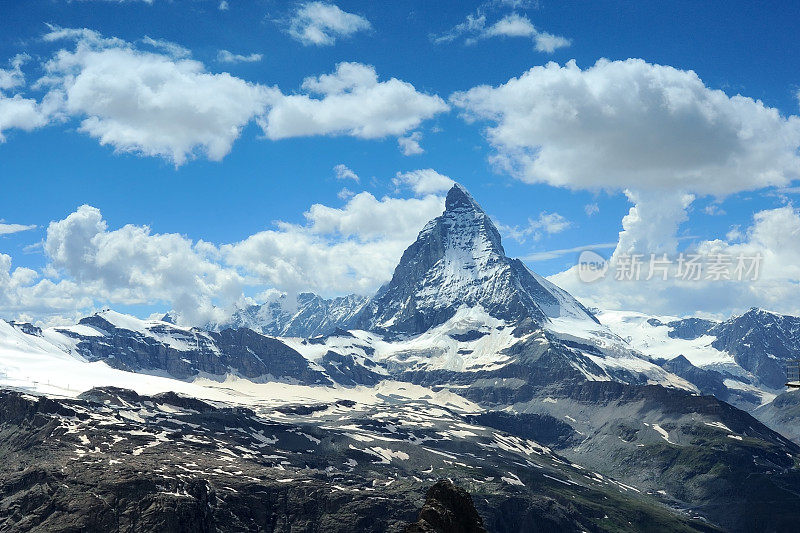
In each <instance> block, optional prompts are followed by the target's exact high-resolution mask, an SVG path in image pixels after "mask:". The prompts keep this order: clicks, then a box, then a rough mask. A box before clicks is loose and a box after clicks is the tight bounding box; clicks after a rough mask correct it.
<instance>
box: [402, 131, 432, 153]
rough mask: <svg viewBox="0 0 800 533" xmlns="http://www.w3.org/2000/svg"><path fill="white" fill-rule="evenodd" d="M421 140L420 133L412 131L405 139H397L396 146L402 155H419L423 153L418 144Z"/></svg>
mask: <svg viewBox="0 0 800 533" xmlns="http://www.w3.org/2000/svg"><path fill="white" fill-rule="evenodd" d="M421 140H422V133H421V132H419V131H414V132H412V133H410V134H409V135H407V136H405V137H398V138H397V145H398V146H399V147H400V151H401V152H403V155H419V154H422V153H424V152H425V150H423V149H422V146H420V145H419V142H420V141H421Z"/></svg>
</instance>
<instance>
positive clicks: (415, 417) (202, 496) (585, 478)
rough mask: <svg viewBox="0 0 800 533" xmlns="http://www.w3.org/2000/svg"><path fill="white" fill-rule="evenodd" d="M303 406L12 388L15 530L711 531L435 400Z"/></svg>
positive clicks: (0, 509)
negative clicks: (57, 395) (69, 395)
mask: <svg viewBox="0 0 800 533" xmlns="http://www.w3.org/2000/svg"><path fill="white" fill-rule="evenodd" d="M300 407H301V406H295V407H294V408H292V409H289V408H286V407H283V408H281V409H270V410H262V409H260V410H259V411H258V412H256V411H253V410H250V409H244V408H231V407H215V406H213V405H211V404H209V403H206V402H202V401H198V400H194V399H188V398H184V397H181V396H177V395H174V394H166V395H158V396H140V395H138V394H136V393H134V392H133V391H129V390H125V389H115V388H103V389H92V390H90V391H87V392H86V393H85V394H82V395H81V397H80V398H78V399H75V400H52V399H45V398H35V397H31V396H29V395H25V394H20V393H15V392H0V436H2V439H0V457H2V459H3V460H2V462H0V529H2V530H4V531H29V530H36V531H130V532H133V531H136V532H147V531H153V532H155V531H159V532H171V531H187V532H189V531H192V532H194V531H275V532H283V531H286V532H288V531H293V532H295V531H309V532H311V531H342V532H344V531H347V532H349V531H375V532H384V531H402V530H403V529H405V528H407V527H409V525H410V524H415V525H414V526H410V527H411V528H414V527H417V526H418V527H420V528H422V529H419V528H418V529H411V530H412V531H420V530H421V531H457V529H452V528H449V526H451V525H459V526H461V527H463V528H465V529H462V530H463V531H480V529H477V527H478V525H479V524H481V523H482V522H483V523H485V524H486V526H487V528H488V529H489V530H490V531H498V532H504V531H509V532H512V531H513V532H517V531H521V530H524V529H527V528H528V527H529V525H530V524H531V523H540V524H545V525H548V527H549V529H550V530H555V528H558V530H559V531H610V530H614V531H636V530H641V529H642V528H645V527H655V528H658V529H661V530H666V529H668V530H671V531H704V530H709V529H710V528H708V527H707V526H705V525H704V524H703V523H702V522H699V521H693V520H690V519H689V518H687V517H685V516H684V515H682V514H680V513H678V512H675V511H671V510H669V509H668V508H666V507H665V506H663V505H662V504H660V503H658V502H656V501H655V500H653V499H651V498H647V497H643V496H641V495H638V494H636V493H631V491H629V490H627V489H625V488H623V487H622V486H620V485H619V484H618V483H616V482H614V481H613V480H610V479H605V478H601V477H598V476H596V475H595V474H593V473H591V472H589V471H586V470H583V469H579V468H576V467H574V466H571V465H569V464H568V463H567V462H565V461H563V460H562V459H560V458H559V457H558V456H556V455H555V454H553V453H552V452H550V451H549V450H548V449H547V448H544V447H542V446H539V445H538V444H536V443H535V442H533V441H530V440H526V439H520V438H517V437H514V436H512V435H508V434H506V433H503V432H498V431H496V430H491V429H487V428H483V427H480V426H474V425H470V424H467V423H466V422H465V420H464V419H463V418H462V417H461V416H459V415H458V414H457V413H455V412H452V411H448V410H442V409H438V410H433V411H431V409H432V407H431V406H430V405H428V404H427V403H426V402H410V403H407V404H402V403H401V404H395V405H388V404H387V405H382V406H369V405H361V404H357V403H355V402H349V403H333V404H318V405H314V406H304V407H306V408H307V409H311V408H312V407H313V409H312V410H313V411H314V412H315V413H316V416H314V417H309V416H308V415H307V414H304V413H307V411H304V410H302V409H299V408H300ZM420 415H422V416H420ZM441 478H449V479H452V480H453V482H454V483H455V484H457V485H458V486H459V487H461V489H456V488H454V487H453V486H452V485H450V484H449V482H448V483H437V480H438V479H441ZM431 487H432V488H431ZM464 489H467V491H468V492H470V493H472V495H473V498H474V499H475V500H476V501H477V502H478V504H477V505H476V507H477V511H476V510H475V508H471V506H470V505H469V504H470V503H471V502H470V501H469V495H467V494H466V493H465V491H464ZM426 491H428V498H427V500H425V493H426ZM418 518H419V519H421V520H418ZM431 527H432V528H433V529H431ZM442 527H444V528H445V529H441V528H442Z"/></svg>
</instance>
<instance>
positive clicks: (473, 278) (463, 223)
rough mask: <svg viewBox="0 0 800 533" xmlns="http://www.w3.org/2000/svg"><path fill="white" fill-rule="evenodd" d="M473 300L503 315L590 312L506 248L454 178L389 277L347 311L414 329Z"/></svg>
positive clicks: (372, 326) (375, 323)
mask: <svg viewBox="0 0 800 533" xmlns="http://www.w3.org/2000/svg"><path fill="white" fill-rule="evenodd" d="M462 306H467V307H475V306H481V307H482V308H483V309H485V310H486V311H487V312H488V313H489V314H490V315H491V316H493V317H496V318H500V319H503V320H508V321H511V322H515V321H521V320H523V319H526V318H527V319H532V320H533V321H534V322H537V323H542V322H544V321H546V320H547V317H548V316H562V315H574V316H576V317H579V318H585V319H587V320H594V317H593V315H592V314H591V313H589V311H588V310H587V309H586V308H585V307H583V306H582V305H581V304H580V303H578V302H577V301H576V300H575V299H574V298H572V296H570V295H569V294H567V293H566V292H564V291H562V290H561V289H559V288H558V287H556V286H555V285H553V284H552V283H550V282H548V281H547V280H545V279H544V278H542V277H540V276H538V275H536V274H534V273H533V272H531V271H530V270H528V268H527V267H526V266H525V265H524V264H523V263H522V261H520V260H519V259H510V258H509V257H507V256H506V254H505V250H504V249H503V245H502V244H501V242H500V233H499V232H498V231H497V228H496V227H495V225H494V223H493V222H492V220H491V219H490V218H489V216H488V215H487V214H486V213H485V212H484V211H483V209H481V207H480V206H479V205H478V204H477V202H475V200H474V199H473V198H472V197H471V196H470V195H469V193H468V192H467V191H466V190H465V189H464V188H463V187H461V186H460V185H454V186H453V188H452V189H450V191H449V192H448V193H447V198H446V200H445V211H444V213H443V214H442V215H441V216H440V217H437V218H435V219H433V220H431V221H430V222H429V223H428V224H427V225H426V226H425V227H424V228H423V229H422V231H421V232H420V234H419V236H418V237H417V240H416V241H415V242H414V243H413V244H412V245H411V246H409V247H408V248H407V249H406V251H405V252H404V253H403V256H402V258H401V259H400V263H399V264H398V265H397V268H396V269H395V271H394V275H393V276H392V280H391V281H390V282H389V283H387V284H386V285H384V286H383V287H382V288H381V289H380V290H379V291H378V293H377V294H376V295H375V296H374V297H373V298H372V299H371V300H370V301H369V302H368V303H367V304H366V305H365V307H364V309H363V311H361V313H360V314H359V315H357V316H356V317H355V318H354V319H353V322H352V324H353V326H354V327H357V328H361V329H368V330H378V331H386V332H390V333H421V332H423V331H426V330H428V329H430V328H431V327H433V326H436V325H438V324H442V323H443V322H446V321H447V320H448V319H450V318H451V317H452V316H453V315H454V314H455V312H456V310H457V309H458V308H459V307H462Z"/></svg>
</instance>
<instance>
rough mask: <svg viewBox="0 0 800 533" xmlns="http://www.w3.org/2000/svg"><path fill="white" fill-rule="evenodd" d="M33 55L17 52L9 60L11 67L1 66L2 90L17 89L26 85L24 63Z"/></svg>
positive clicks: (0, 89) (0, 87) (0, 86)
mask: <svg viewBox="0 0 800 533" xmlns="http://www.w3.org/2000/svg"><path fill="white" fill-rule="evenodd" d="M30 58H31V57H30V56H29V55H28V54H17V55H15V56H14V57H13V58H11V60H10V61H9V64H10V65H11V68H10V69H2V68H0V91H4V90H7V89H15V88H17V87H20V86H21V85H25V75H24V74H23V73H22V65H23V64H25V62H26V61H28V60H29V59H30Z"/></svg>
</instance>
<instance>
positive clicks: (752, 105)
mask: <svg viewBox="0 0 800 533" xmlns="http://www.w3.org/2000/svg"><path fill="white" fill-rule="evenodd" d="M451 101H452V102H453V103H454V104H455V105H456V106H458V107H460V108H462V109H463V110H464V112H465V115H466V117H467V118H469V119H474V120H486V121H489V122H490V123H492V124H493V125H492V126H490V127H489V128H488V130H487V136H488V139H489V141H490V142H491V143H492V145H493V146H494V147H495V148H496V150H497V156H496V158H495V162H496V163H497V164H498V165H499V166H500V167H501V168H504V169H506V170H509V171H511V172H512V173H513V174H514V175H516V176H517V177H519V178H520V179H522V180H524V181H527V182H531V183H534V182H543V183H548V184H550V185H555V186H561V187H570V188H574V189H602V188H605V189H612V190H621V189H631V190H676V189H677V190H683V191H684V192H694V193H699V194H715V195H725V194H729V193H733V192H736V191H741V190H748V189H756V188H759V187H764V186H768V185H782V184H786V183H787V182H788V181H789V177H790V176H792V175H797V174H798V172H800V157H798V154H797V148H798V146H800V118H798V117H794V116H792V117H788V118H784V117H782V116H781V115H780V113H779V112H778V111H777V110H776V109H773V108H769V107H766V106H765V105H764V104H763V103H761V102H760V101H757V100H753V99H751V98H746V97H744V96H733V97H729V96H727V95H726V94H725V93H723V92H722V91H718V90H712V89H709V88H708V87H706V86H705V85H704V84H703V82H702V80H700V78H699V77H698V76H697V75H696V74H695V73H694V72H692V71H682V70H678V69H675V68H672V67H667V66H661V65H652V64H649V63H646V62H645V61H642V60H640V59H628V60H626V61H608V60H605V59H601V60H599V61H598V62H597V63H596V64H595V65H594V66H593V67H590V68H588V69H586V70H581V69H580V68H578V66H577V65H576V64H575V62H574V61H570V62H569V63H567V64H566V65H565V66H563V67H562V66H559V65H558V64H556V63H549V64H547V65H546V66H539V67H534V68H532V69H530V70H529V71H528V72H526V73H524V74H523V75H522V76H520V77H519V78H512V79H511V80H509V81H508V82H507V83H505V84H503V85H501V86H499V87H489V86H480V87H475V88H473V89H470V90H469V91H466V92H460V93H456V94H454V95H453V96H452V97H451Z"/></svg>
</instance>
